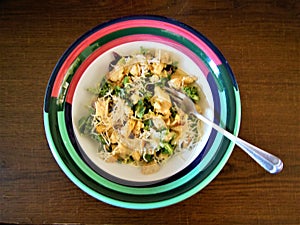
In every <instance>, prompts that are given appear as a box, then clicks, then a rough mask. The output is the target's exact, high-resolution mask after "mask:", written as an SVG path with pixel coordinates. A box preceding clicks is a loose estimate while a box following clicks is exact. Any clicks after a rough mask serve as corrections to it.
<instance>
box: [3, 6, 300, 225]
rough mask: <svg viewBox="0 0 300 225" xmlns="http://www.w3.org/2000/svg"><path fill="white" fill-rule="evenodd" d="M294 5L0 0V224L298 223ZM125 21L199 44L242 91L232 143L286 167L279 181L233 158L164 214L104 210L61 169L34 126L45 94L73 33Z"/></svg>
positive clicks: (299, 25) (299, 16) (243, 158)
mask: <svg viewBox="0 0 300 225" xmlns="http://www.w3.org/2000/svg"><path fill="white" fill-rule="evenodd" d="M299 7H300V5H299V1H295V0H290V1H279V0H278V1H267V0H263V1H259V0H257V1H239V0H231V1H229V0H228V1H227V0H225V1H217V0H215V1H197V0H194V1H189V0H182V1H179V0H178V1H176V0H172V1H171V0H170V1H156V0H154V1H145V0H139V1H108V0H104V1H77V0H76V1H29V0H23V1H12V0H11V1H8V0H6V1H5V0H1V1H0V18H1V20H0V74H1V76H0V150H1V152H0V159H1V164H0V165H1V172H0V175H1V177H0V179H1V180H0V182H1V186H0V187H1V188H0V222H3V223H26V224H52V223H76V224H77V223H78V224H91V223H96V224H268V225H269V224H273V225H274V224H300V144H299V143H300V142H299V140H300V131H299V122H300V121H299V111H300V107H299V90H300V68H299V65H300V60H299V58H300V54H299V52H300V50H299V49H300V46H299V37H300V30H299V29H300V9H299ZM132 14H156V15H163V16H167V17H173V18H175V19H177V20H180V21H182V22H184V23H187V24H188V25H190V26H192V27H194V28H195V29H197V30H199V31H200V32H202V33H203V34H204V35H205V36H207V37H208V38H209V39H210V40H211V41H212V42H213V43H214V44H215V45H216V46H217V47H218V48H219V49H220V50H221V51H222V53H223V54H224V56H225V57H226V58H227V60H228V62H229V63H230V65H231V67H232V70H233V72H234V73H235V76H236V79H237V81H238V84H239V88H240V95H241V101H242V124H241V130H240V136H241V137H243V138H245V139H246V140H248V141H250V142H252V143H255V144H256V145H258V146H260V147H261V148H264V149H266V150H268V151H270V152H272V153H273V154H275V155H278V156H279V157H280V158H282V160H283V161H284V164H285V166H284V169H283V171H282V173H280V174H278V175H270V174H268V173H267V172H265V171H264V170H262V169H261V168H260V167H259V166H258V165H257V164H256V163H254V161H252V160H251V159H250V158H249V157H248V156H247V155H246V154H245V153H243V152H242V151H241V150H240V149H238V148H235V149H234V152H233V154H232V156H231V158H230V159H229V161H228V163H227V164H226V166H225V167H224V169H223V170H222V171H221V173H220V174H219V175H218V176H217V177H216V179H215V180H214V181H213V182H211V183H210V184H209V185H208V186H207V187H206V188H205V189H204V190H202V191H201V192H199V193H197V194H195V195H194V196H192V197H191V198H189V199H187V200H185V201H183V202H180V203H178V204H175V205H172V206H170V207H166V208H161V209H155V210H148V211H143V210H140V211H139V210H128V209H122V208H117V207H114V206H110V205H107V204H105V203H102V202H100V201H98V200H96V199H94V198H92V197H90V196H88V195H87V194H85V193H84V192H83V191H81V190H80V189H79V188H77V187H76V186H75V185H74V184H73V183H72V182H71V181H70V180H69V179H68V178H67V177H66V176H65V175H64V174H63V172H62V171H61V170H60V168H59V167H58V165H57V164H56V162H55V160H54V158H53V157H52V154H51V152H50V150H49V148H48V145H47V141H46V138H45V134H44V127H43V119H42V114H43V98H44V93H45V88H46V85H47V82H48V79H49V77H50V74H51V72H52V69H53V67H54V66H55V64H56V62H57V60H58V59H59V57H60V56H61V54H62V53H63V52H64V50H65V49H66V48H67V47H68V46H69V45H70V44H71V43H72V42H73V41H74V40H75V39H76V38H77V37H79V36H80V35H81V34H83V33H84V32H86V31H87V30H89V29H91V28H92V27H94V26H96V25H97V24H99V23H102V22H104V21H107V20H109V19H113V18H115V17H120V16H125V15H132Z"/></svg>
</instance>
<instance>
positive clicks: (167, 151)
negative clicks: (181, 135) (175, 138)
mask: <svg viewBox="0 0 300 225" xmlns="http://www.w3.org/2000/svg"><path fill="white" fill-rule="evenodd" d="M163 146H164V147H163V151H162V153H164V154H168V155H172V154H173V153H174V148H173V147H172V145H171V144H169V143H163Z"/></svg>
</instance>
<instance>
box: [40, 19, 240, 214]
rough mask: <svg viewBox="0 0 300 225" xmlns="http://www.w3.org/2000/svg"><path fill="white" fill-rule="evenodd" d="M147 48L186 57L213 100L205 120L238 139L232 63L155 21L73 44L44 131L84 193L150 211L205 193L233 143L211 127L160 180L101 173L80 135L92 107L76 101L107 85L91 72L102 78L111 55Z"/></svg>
mask: <svg viewBox="0 0 300 225" xmlns="http://www.w3.org/2000/svg"><path fill="white" fill-rule="evenodd" d="M140 46H143V47H154V48H156V47H159V48H162V49H168V50H170V51H172V52H174V53H175V55H176V56H177V57H179V58H180V63H181V65H180V66H182V67H183V68H184V69H185V70H188V71H187V72H189V73H191V74H194V73H196V75H197V76H198V78H199V79H198V81H199V84H200V85H201V87H202V88H203V89H204V90H205V93H206V97H207V102H208V110H207V111H206V116H207V117H211V119H212V120H214V122H215V123H217V124H219V125H220V126H222V127H225V128H226V129H227V130H229V131H231V132H233V133H234V134H237V133H238V129H239V125H240V107H241V106H240V98H239V92H238V87H237V83H236V81H235V78H234V76H233V74H232V72H231V69H230V67H229V65H228V63H227V61H226V60H225V58H224V57H223V56H222V54H221V53H220V51H219V50H217V48H216V47H215V46H214V45H213V44H212V43H211V42H210V41H208V40H207V39H206V38H205V37H204V36H203V35H202V34H200V33H199V32H197V31H195V30H194V29H192V28H191V27H189V26H187V25H185V24H183V23H180V22H178V21H175V20H172V19H168V18H164V17H156V16H132V17H124V18H119V19H116V20H112V21H109V22H107V23H104V24H101V25H99V26H97V27H95V28H94V29H92V30H90V31H89V32H87V33H86V34H84V35H83V36H82V37H80V38H79V39H78V40H77V41H76V42H74V43H73V44H72V45H71V46H70V47H69V48H68V49H67V51H66V52H65V53H64V54H63V56H62V57H61V58H60V60H59V61H58V63H57V65H56V67H55V68H54V70H53V73H52V75H51V77H50V80H49V83H48V87H47V90H46V95H45V101H44V124H45V131H46V136H47V140H48V143H49V146H50V148H51V151H52V153H53V155H54V157H55V159H56V161H57V163H58V164H59V166H60V167H61V168H62V170H63V171H64V173H65V174H66V175H67V176H68V177H69V178H70V179H71V180H72V181H73V182H74V183H75V184H76V185H77V186H78V187H80V188H81V189H82V190H83V191H85V192H87V193H88V194H90V195H91V196H93V197H95V198H97V199H99V200H101V201H104V202H106V203H109V204H112V205H116V206H120V207H126V208H135V209H149V208H157V207H164V206H168V205H170V204H174V203H177V202H179V201H182V200H184V199H186V198H188V197H190V196H192V195H193V194H195V193H196V192H198V191H200V190H201V189H202V188H204V187H205V186H206V185H207V184H208V183H209V182H210V181H211V180H212V179H213V178H214V177H215V176H216V175H217V174H218V173H219V172H220V170H221V169H222V168H223V166H224V165H225V163H226V162H227V160H228V158H229V156H230V154H231V152H232V149H233V146H234V144H233V143H231V142H230V141H228V140H227V139H226V138H223V137H222V136H221V135H220V134H218V133H216V132H215V131H214V130H211V129H210V128H208V127H206V132H205V134H206V136H205V137H204V138H203V141H202V142H201V143H199V146H198V148H197V149H195V152H193V153H192V154H190V155H189V157H190V158H188V159H187V160H186V164H184V163H183V164H184V166H182V167H178V168H174V167H173V168H172V167H170V168H168V167H167V168H166V170H165V171H163V172H162V173H161V174H158V175H157V177H143V176H140V175H138V173H137V172H138V171H134V170H133V174H134V176H128V175H126V173H125V174H121V175H120V174H119V173H117V172H116V171H118V169H117V170H115V168H114V167H112V166H111V165H109V166H101V162H99V159H98V158H97V157H95V155H94V153H93V151H91V150H90V151H86V150H85V151H83V149H87V148H86V146H88V145H90V143H89V142H88V141H86V139H81V140H80V135H78V131H77V128H76V120H77V119H78V117H77V112H78V108H79V106H80V105H81V104H82V102H80V101H82V100H84V101H85V100H86V98H82V97H79V96H77V95H76V93H82V92H79V91H78V89H79V90H80V89H85V88H86V87H87V86H89V85H90V84H91V82H97V81H100V80H101V76H99V77H98V76H95V77H94V78H92V79H86V77H89V76H91V75H90V74H91V73H90V72H89V71H92V72H93V71H97V70H95V68H97V66H99V65H102V64H106V63H107V62H109V60H110V61H111V58H110V57H112V56H111V52H112V51H117V52H118V51H119V52H120V53H121V54H122V53H124V54H127V53H128V52H130V51H132V50H134V49H137V48H139V47H140ZM87 80H88V82H85V81H87ZM79 111H80V110H79ZM74 112H76V113H74ZM72 113H73V114H72ZM82 113H83V112H82ZM78 116H80V113H78ZM90 149H92V148H90ZM122 166H124V165H122ZM134 177H138V179H134Z"/></svg>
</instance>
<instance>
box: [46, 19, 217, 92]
mask: <svg viewBox="0 0 300 225" xmlns="http://www.w3.org/2000/svg"><path fill="white" fill-rule="evenodd" d="M134 27H151V28H159V29H164V30H167V31H170V32H172V33H175V34H177V35H181V36H183V37H184V38H186V39H188V40H189V41H191V42H193V43H194V44H195V45H197V46H198V47H199V48H200V49H202V51H203V52H204V53H205V54H206V55H207V56H208V57H210V58H211V59H212V60H213V61H214V62H215V64H216V65H220V64H221V61H220V59H219V58H218V57H217V55H216V54H215V53H214V52H213V50H212V49H211V48H209V47H208V46H207V45H206V43H205V42H203V41H202V40H201V39H199V38H198V37H197V36H195V35H194V34H193V33H191V32H189V31H188V30H186V29H184V28H182V27H179V26H177V25H175V24H171V23H167V22H163V21H157V20H140V19H137V20H128V21H123V22H118V23H115V24H112V25H110V26H107V27H104V28H102V29H100V30H98V31H96V32H95V33H93V34H91V35H90V36H89V37H87V38H86V39H84V40H83V41H82V42H81V43H80V44H79V45H78V46H77V47H75V49H74V50H73V51H72V53H71V54H70V55H69V56H68V57H67V58H66V60H65V61H64V63H63V65H62V67H61V68H60V70H59V71H58V74H57V77H56V79H55V82H54V85H53V90H52V93H51V96H52V97H57V96H58V95H59V90H60V87H61V84H62V82H63V79H64V76H65V74H66V72H67V70H68V68H69V67H70V65H71V64H72V63H73V61H74V60H75V59H76V57H78V55H79V54H80V53H81V52H82V51H83V50H84V49H85V48H86V47H88V46H89V45H90V44H92V43H93V42H95V41H97V40H99V39H100V38H101V37H103V36H105V35H107V34H110V33H112V32H115V31H118V30H121V29H127V28H134Z"/></svg>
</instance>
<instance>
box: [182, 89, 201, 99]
mask: <svg viewBox="0 0 300 225" xmlns="http://www.w3.org/2000/svg"><path fill="white" fill-rule="evenodd" d="M183 91H184V92H185V93H186V95H187V96H188V97H190V98H191V99H192V100H193V101H199V100H200V97H199V93H198V90H197V88H196V87H195V86H186V87H184V88H183Z"/></svg>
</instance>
